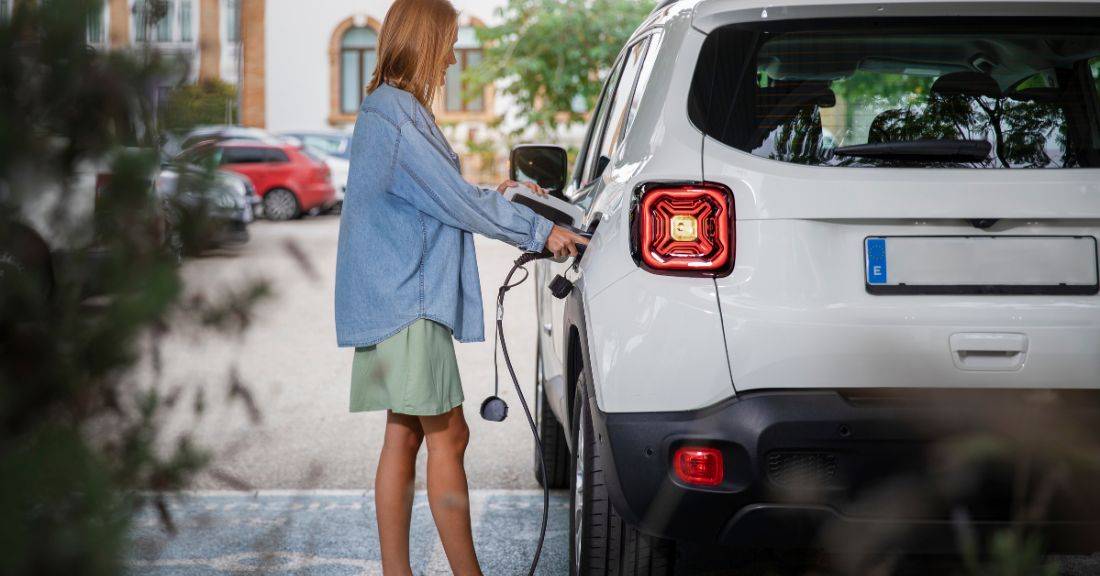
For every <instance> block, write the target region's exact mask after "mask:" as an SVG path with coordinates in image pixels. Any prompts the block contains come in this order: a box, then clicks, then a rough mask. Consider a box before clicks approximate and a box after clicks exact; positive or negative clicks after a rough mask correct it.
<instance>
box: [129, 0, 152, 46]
mask: <svg viewBox="0 0 1100 576" xmlns="http://www.w3.org/2000/svg"><path fill="white" fill-rule="evenodd" d="M133 14H134V40H135V41H137V42H145V41H146V40H148V39H149V38H148V31H149V25H150V22H149V16H148V14H149V5H148V2H146V0H137V1H136V2H134V8H133Z"/></svg>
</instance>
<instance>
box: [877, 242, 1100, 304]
mask: <svg viewBox="0 0 1100 576" xmlns="http://www.w3.org/2000/svg"><path fill="white" fill-rule="evenodd" d="M864 262H865V282H866V288H867V291H868V292H870V293H871V294H1096V293H1097V292H1098V291H1100V282H1098V278H1100V274H1098V272H1097V251H1096V238H1094V237H1092V236H872V237H869V238H866V239H865V240H864Z"/></svg>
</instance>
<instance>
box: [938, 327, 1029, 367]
mask: <svg viewBox="0 0 1100 576" xmlns="http://www.w3.org/2000/svg"><path fill="white" fill-rule="evenodd" d="M950 347H951V359H952V360H953V361H954V362H955V367H956V368H958V369H960V370H975V371H1012V370H1019V369H1020V368H1023V366H1024V361H1025V360H1026V358H1027V348H1028V342H1027V335H1026V334H1015V333H994V332H968V333H959V334H952V335H951V338H950Z"/></svg>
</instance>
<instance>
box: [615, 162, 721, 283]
mask: <svg viewBox="0 0 1100 576" xmlns="http://www.w3.org/2000/svg"><path fill="white" fill-rule="evenodd" d="M632 217H633V218H634V228H633V236H634V237H633V238H632V249H633V252H634V255H635V260H636V261H637V262H638V264H639V265H641V266H643V267H645V268H646V269H648V270H650V271H653V272H657V273H668V274H687V275H704V276H713V275H725V274H728V273H729V272H730V270H732V269H733V263H734V253H735V252H734V249H735V228H734V204H733V195H732V194H731V193H730V191H729V189H728V188H726V187H725V186H722V185H721V184H713V183H705V182H704V183H683V184H645V185H642V186H640V187H639V188H638V191H637V194H636V197H635V206H634V212H633V214H632Z"/></svg>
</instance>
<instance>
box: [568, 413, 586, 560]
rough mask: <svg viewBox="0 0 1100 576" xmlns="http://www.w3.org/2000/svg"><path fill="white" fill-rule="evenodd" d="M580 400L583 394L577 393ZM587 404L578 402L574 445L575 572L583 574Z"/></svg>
mask: <svg viewBox="0 0 1100 576" xmlns="http://www.w3.org/2000/svg"><path fill="white" fill-rule="evenodd" d="M577 397H578V400H580V399H581V395H580V394H577ZM584 409H585V406H584V405H583V401H581V402H578V403H577V410H578V412H577V416H576V419H577V441H576V445H575V446H574V447H573V449H574V451H575V452H576V462H577V464H576V468H575V475H576V477H575V478H574V480H573V511H572V512H573V573H574V574H577V575H579V574H581V558H582V557H583V554H581V546H582V545H583V543H584V513H585V509H584V493H585V482H584V478H585V468H584V462H585V458H586V457H587V455H588V431H587V430H586V429H585V425H584V412H583V410H584Z"/></svg>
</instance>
